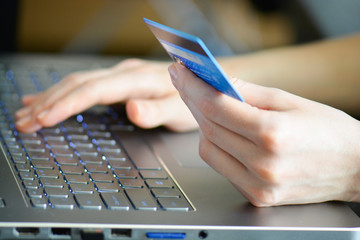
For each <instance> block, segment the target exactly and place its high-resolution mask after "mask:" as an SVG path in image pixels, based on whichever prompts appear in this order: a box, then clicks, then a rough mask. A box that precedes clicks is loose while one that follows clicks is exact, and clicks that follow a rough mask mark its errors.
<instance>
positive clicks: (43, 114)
mask: <svg viewBox="0 0 360 240" xmlns="http://www.w3.org/2000/svg"><path fill="white" fill-rule="evenodd" d="M48 112H49V110H48V109H46V110H44V111H42V112H41V113H39V115H37V117H36V118H37V119H41V118H43V117H44V116H45V115H46V114H47V113H48Z"/></svg>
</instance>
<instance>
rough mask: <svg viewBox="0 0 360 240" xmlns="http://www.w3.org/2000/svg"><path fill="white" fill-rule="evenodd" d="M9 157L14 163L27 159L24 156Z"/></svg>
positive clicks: (23, 161)
mask: <svg viewBox="0 0 360 240" xmlns="http://www.w3.org/2000/svg"><path fill="white" fill-rule="evenodd" d="M11 159H12V160H13V162H14V163H19V164H25V163H26V162H27V161H28V159H27V158H26V156H12V157H11Z"/></svg>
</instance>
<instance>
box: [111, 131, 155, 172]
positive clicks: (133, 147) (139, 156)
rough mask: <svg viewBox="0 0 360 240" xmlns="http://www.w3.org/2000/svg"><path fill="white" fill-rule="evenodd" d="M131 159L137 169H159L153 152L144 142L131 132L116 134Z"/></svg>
mask: <svg viewBox="0 0 360 240" xmlns="http://www.w3.org/2000/svg"><path fill="white" fill-rule="evenodd" d="M117 136H118V137H119V140H120V142H121V143H122V144H123V145H124V147H125V149H126V151H127V153H128V154H129V155H130V158H131V160H132V161H133V163H134V164H135V166H136V168H137V169H139V170H160V169H161V166H160V163H159V162H158V160H157V159H156V157H155V155H154V153H153V152H152V151H151V150H150V148H149V146H147V145H146V144H145V142H144V141H143V140H142V139H141V138H139V137H137V136H133V135H132V134H126V133H119V134H117Z"/></svg>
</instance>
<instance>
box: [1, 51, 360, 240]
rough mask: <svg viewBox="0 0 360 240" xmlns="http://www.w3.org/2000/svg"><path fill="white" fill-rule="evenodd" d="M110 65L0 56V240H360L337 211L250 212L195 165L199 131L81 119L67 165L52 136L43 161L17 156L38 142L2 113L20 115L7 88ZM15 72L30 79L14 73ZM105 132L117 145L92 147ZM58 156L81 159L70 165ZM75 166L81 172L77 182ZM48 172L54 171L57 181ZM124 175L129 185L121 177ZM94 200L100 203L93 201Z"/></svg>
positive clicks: (68, 135) (347, 211)
mask: <svg viewBox="0 0 360 240" xmlns="http://www.w3.org/2000/svg"><path fill="white" fill-rule="evenodd" d="M117 61H119V59H113V58H111V59H110V58H97V57H69V56H38V55H21V56H9V55H3V56H1V58H0V74H1V76H0V86H1V89H0V108H1V109H0V117H1V118H0V126H1V132H0V143H1V144H0V152H1V153H0V238H1V239H217V240H218V239H277V240H279V239H316V240H318V239H359V236H358V227H359V226H360V220H359V218H358V216H357V215H356V214H355V212H354V211H353V210H352V209H351V208H350V207H348V205H346V204H345V203H341V202H328V203H321V204H309V205H301V206H282V207H269V208H256V207H253V206H252V205H251V204H250V203H249V202H248V201H247V200H246V199H244V198H243V197H242V195H241V194H240V193H239V192H238V191H237V190H236V189H235V188H234V187H233V186H232V185H231V184H230V183H229V182H228V181H227V180H226V179H225V178H223V177H222V176H220V175H219V174H217V173H216V172H215V171H214V170H213V169H211V168H210V167H208V166H207V165H206V164H205V163H204V162H203V161H202V160H201V159H200V157H199V156H198V152H197V148H198V136H197V132H190V133H181V134H180V133H171V132H168V131H166V130H164V129H161V128H159V129H155V130H140V129H137V128H133V126H131V125H127V124H124V125H119V124H118V123H117V122H116V121H115V120H116V119H115V120H114V121H115V123H109V124H108V125H105V127H104V128H102V126H103V123H99V122H97V123H98V125H96V124H94V123H89V124H87V122H86V121H88V120H83V119H75V120H74V121H78V123H79V126H80V125H81V126H85V130H86V131H88V132H90V133H91V134H90V138H91V139H92V140H94V141H92V142H87V143H88V145H86V144H84V145H81V144H80V143H78V145H76V144H73V145H70V149H72V148H74V149H76V150H77V152H76V154H75V156H68V155H67V154H69V153H68V149H69V148H66V147H63V146H59V145H56V144H55V143H54V142H56V140H59V137H58V136H53V135H51V134H50V133H52V132H53V131H56V130H49V131H46V130H45V131H44V132H41V133H40V136H41V137H42V138H43V139H45V152H41V154H40V153H39V152H37V150H24V149H23V147H24V146H26V147H28V146H32V144H33V143H37V142H36V140H37V136H35V137H34V136H33V138H31V136H30V137H29V136H25V135H21V134H20V133H17V132H16V130H14V128H13V125H11V123H12V119H11V118H12V114H13V111H14V110H12V112H11V111H10V110H8V107H7V106H12V105H14V104H15V105H16V106H18V103H17V101H18V100H19V96H18V95H17V93H18V92H17V90H16V89H15V90H13V91H12V92H7V90H5V86H8V85H9V84H13V83H9V82H8V81H10V80H11V79H15V80H16V82H17V83H16V84H21V82H22V81H28V82H31V81H34V79H31V78H32V76H34V75H31V74H37V73H36V70H39V69H48V70H49V69H50V70H49V71H50V73H51V72H53V71H55V70H53V69H56V68H57V67H59V69H61V70H60V74H59V76H60V75H62V74H65V71H66V70H64V69H67V68H70V70H71V71H73V70H78V69H86V68H89V67H102V66H109V65H111V64H114V63H115V62H117ZM13 68H15V70H13ZM18 68H19V69H21V70H24V69H25V71H26V72H29V75H27V74H25V75H21V74H18V73H16V71H17V69H18ZM70 70H69V71H70ZM9 71H12V72H9ZM34 72H35V73H34ZM30 73H31V74H30ZM17 74H18V75H17ZM50 78H51V77H49V81H51V79H50ZM12 81H13V80H12ZM10 82H11V81H10ZM11 86H12V85H11ZM6 101H13V102H12V103H9V102H6ZM106 111H107V110H105V113H104V112H102V108H101V109H100V110H96V111H94V112H91V114H90V115H91V118H92V120H94V119H95V122H96V121H97V119H102V117H103V116H104V114H107V113H106ZM85 115H86V114H84V115H83V116H85ZM81 117H82V115H81ZM84 119H85V117H84ZM84 123H86V124H87V125H84ZM59 128H60V130H61V131H63V130H64V129H65V130H64V131H65V133H64V134H63V135H62V136H63V138H65V139H66V140H67V141H68V142H76V140H77V138H79V139H82V138H84V136H83V135H84V134H82V133H83V132H81V133H80V134H75V133H74V131H76V128H75V127H74V126H68V125H67V123H66V122H64V124H63V125H61V127H59ZM53 129H54V128H53ZM66 131H67V132H66ZM104 132H105V133H104ZM108 132H110V134H111V137H114V139H115V142H111V141H110V140H109V141H108V142H106V140H107V139H100V138H101V137H103V136H105V135H106V134H107V133H108ZM95 133H96V134H95ZM49 134H50V135H49ZM104 134H105V135H104ZM106 136H107V135H106ZM60 138H61V136H60ZM19 139H20V140H21V141H20V148H19V147H18V145H19V142H18V140H19ZM91 139H90V140H91ZM32 141H35V142H32ZM52 143H54V144H53V145H51V144H52ZM107 143H114V145H116V146H119V148H120V149H121V154H125V155H121V157H119V156H120V151H118V150H117V149H115V148H114V147H108V146H105V145H106V144H107ZM41 144H42V142H41ZM92 144H94V145H96V146H98V147H97V149H95V150H91V151H88V152H86V151H81V150H79V149H80V148H79V149H78V148H77V147H78V146H92ZM110 145H111V144H110ZM74 146H75V147H74ZM96 146H95V148H96ZM64 149H65V150H64ZM66 149H67V150H66ZM60 150H61V151H60ZM48 151H49V152H52V151H54V152H55V153H54V154H52V155H51V157H50V161H51V162H49V161H47V159H46V157H44V155H43V153H44V154H45V153H47V152H48ZM96 151H97V152H98V154H100V155H101V156H102V161H103V162H100V163H99V162H96V160H94V159H98V158H96V156H98V155H96V154H97V153H95V152H96ZM24 152H25V154H24ZM107 154H108V155H107ZM95 155H96V156H95ZM21 156H25V158H21ZM79 156H80V157H79ZM104 156H105V157H104ZM66 157H68V158H71V159H74V158H76V159H77V158H81V160H79V162H78V163H74V162H68V161H67V159H66ZM87 157H88V159H87ZM123 158H124V159H125V160H124V159H123ZM24 159H25V160H24ZM89 159H90V160H89ZM109 159H110V160H109ZM126 159H127V160H126ZM98 160H99V159H98ZM22 161H23V162H22ZM41 161H42V162H41ZM99 161H101V159H100V160H99ZM126 161H129V163H130V165H126V164H125V163H126ZM92 164H93V165H92ZM122 164H123V165H122ZM124 164H125V165H124ZM94 165H95V167H93V166H94ZM100 165H101V166H100ZM26 166H30V170H26ZM104 166H105V168H104ZM77 167H80V168H84V169H86V170H85V172H81V173H79V172H76V169H79V168H77ZM54 169H56V170H58V169H59V173H58V174H57V175H56V174H55V176H54V173H53V172H52V171H53V170H54ZM130 170H131V171H132V173H133V174H135V175H136V178H131V177H129V178H125V177H124V176H123V175H121V174H122V173H123V172H126V171H127V172H130ZM105 171H106V173H107V175H106V177H104V176H105V175H104V173H105ZM88 175H89V176H88ZM79 176H86V178H87V179H88V180H87V181H86V184H85V185H84V184H83V185H81V184H82V183H81V179H83V178H82V177H79ZM109 177H110V178H111V179H110V180H109ZM126 177H127V176H126ZM124 179H125V180H124ZM129 179H130V180H129ZM134 179H135V180H134ZM138 180H139V181H143V182H139V181H138ZM61 181H63V183H60V182H61ZM77 181H78V182H77ZM59 184H60V185H59ZM77 184H78V185H77ZM83 186H85V187H83ZM114 186H116V187H117V188H116V189H114ZM78 187H79V188H78ZM57 190H60V192H61V191H62V194H61V193H60V194H59V193H57V192H56V191H57ZM144 192H145V193H146V194H144ZM93 196H97V197H100V198H99V199H100V200H92V199H93ZM115 196H117V197H115ZM143 196H145V199H144V200H142V199H141V197H143ZM69 201H70V202H71V203H72V204H69ZM97 201H98V202H97Z"/></svg>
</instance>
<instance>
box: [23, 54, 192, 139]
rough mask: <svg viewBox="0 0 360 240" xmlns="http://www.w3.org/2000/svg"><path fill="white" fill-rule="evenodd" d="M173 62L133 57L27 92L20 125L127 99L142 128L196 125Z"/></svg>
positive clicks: (33, 126)
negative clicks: (173, 76)
mask: <svg viewBox="0 0 360 240" xmlns="http://www.w3.org/2000/svg"><path fill="white" fill-rule="evenodd" d="M168 65H169V64H168V63H165V62H163V63H161V62H155V61H154V62H152V61H143V60H137V59H129V60H125V61H122V62H120V63H119V64H117V65H116V66H114V67H112V68H109V69H100V70H93V71H88V72H78V73H73V74H70V75H68V76H66V77H65V78H64V79H63V80H62V81H60V82H59V83H58V84H56V85H54V86H52V87H51V88H49V89H48V90H46V91H44V92H41V93H38V94H35V95H25V96H24V97H23V99H22V101H23V104H24V108H22V109H20V110H19V111H18V112H17V113H16V119H17V121H16V127H17V129H18V130H20V131H22V132H34V131H37V130H39V129H40V128H42V127H49V126H53V125H55V124H57V123H58V122H60V121H63V120H65V119H67V118H68V117H70V116H72V115H74V114H77V113H80V112H82V111H84V110H86V109H87V108H90V107H91V106H93V105H96V104H112V103H117V102H125V103H126V110H127V114H128V117H129V119H130V120H131V121H132V122H133V123H134V124H135V125H137V126H139V127H143V128H152V127H156V126H159V125H164V126H165V127H168V128H169V129H171V130H174V131H186V130H191V129H194V128H196V127H197V124H196V122H195V121H194V119H193V117H192V116H191V114H190V112H189V110H188V109H187V107H186V106H185V105H184V103H183V102H182V100H181V99H180V97H179V96H178V93H177V92H176V91H175V89H174V88H173V86H172V84H171V81H170V79H169V75H168V72H167V66H168Z"/></svg>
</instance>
